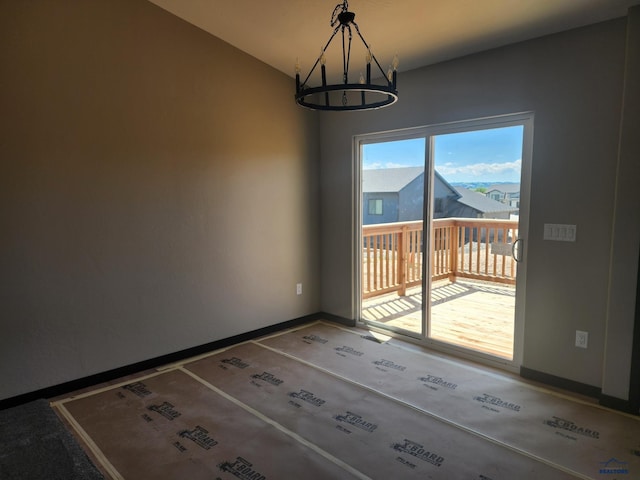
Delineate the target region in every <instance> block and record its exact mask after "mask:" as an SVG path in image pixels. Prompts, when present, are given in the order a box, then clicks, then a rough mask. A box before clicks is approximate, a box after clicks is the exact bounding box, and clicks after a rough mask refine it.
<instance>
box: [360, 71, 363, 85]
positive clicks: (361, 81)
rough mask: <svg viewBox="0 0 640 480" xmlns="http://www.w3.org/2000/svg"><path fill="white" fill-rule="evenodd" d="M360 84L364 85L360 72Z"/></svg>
mask: <svg viewBox="0 0 640 480" xmlns="http://www.w3.org/2000/svg"><path fill="white" fill-rule="evenodd" d="M360 85H364V75H363V74H362V72H360Z"/></svg>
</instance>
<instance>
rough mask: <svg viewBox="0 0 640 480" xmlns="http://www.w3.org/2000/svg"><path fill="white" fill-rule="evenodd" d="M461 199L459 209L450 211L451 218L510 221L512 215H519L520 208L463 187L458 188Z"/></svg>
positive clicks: (458, 204)
mask: <svg viewBox="0 0 640 480" xmlns="http://www.w3.org/2000/svg"><path fill="white" fill-rule="evenodd" d="M456 190H457V192H458V193H459V195H460V198H458V200H457V209H456V210H453V209H452V210H450V211H449V215H448V216H449V217H463V218H498V219H504V220H508V219H509V218H510V216H511V214H512V213H517V212H518V208H517V207H513V206H510V205H505V204H504V203H501V202H499V201H496V200H493V199H492V198H489V197H487V196H486V195H483V194H482V193H478V192H474V191H473V190H468V189H466V188H463V187H456Z"/></svg>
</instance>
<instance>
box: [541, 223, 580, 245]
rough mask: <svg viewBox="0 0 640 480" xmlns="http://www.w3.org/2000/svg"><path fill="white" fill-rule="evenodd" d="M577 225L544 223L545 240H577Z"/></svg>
mask: <svg viewBox="0 0 640 480" xmlns="http://www.w3.org/2000/svg"><path fill="white" fill-rule="evenodd" d="M576 230H577V227H576V225H560V224H557V223H545V224H544V240H552V241H556V242H575V241H576Z"/></svg>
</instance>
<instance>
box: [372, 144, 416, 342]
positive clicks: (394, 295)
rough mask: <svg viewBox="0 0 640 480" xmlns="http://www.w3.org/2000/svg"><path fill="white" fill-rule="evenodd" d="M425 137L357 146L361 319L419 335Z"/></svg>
mask: <svg viewBox="0 0 640 480" xmlns="http://www.w3.org/2000/svg"><path fill="white" fill-rule="evenodd" d="M425 145H426V141H425V138H413V139H403V140H393V141H384V142H377V143H367V144H364V145H362V147H361V148H362V149H361V159H362V162H361V163H362V164H361V178H362V198H361V203H362V226H361V238H362V245H361V247H362V255H361V258H362V265H361V286H362V299H361V301H362V305H361V312H362V319H363V320H365V321H367V322H371V323H373V324H378V325H381V326H384V327H385V328H390V329H393V330H398V331H403V332H405V333H408V334H410V335H414V336H416V335H417V336H420V337H422V336H424V334H425V332H424V327H423V325H424V322H423V312H424V308H423V294H422V281H423V264H424V253H423V251H424V243H425V241H424V232H423V220H424V211H425V209H424V186H425V167H424V165H425Z"/></svg>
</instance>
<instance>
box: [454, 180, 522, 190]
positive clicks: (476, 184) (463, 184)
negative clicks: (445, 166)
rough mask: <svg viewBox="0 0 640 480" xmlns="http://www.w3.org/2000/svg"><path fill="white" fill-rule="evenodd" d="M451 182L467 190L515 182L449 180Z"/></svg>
mask: <svg viewBox="0 0 640 480" xmlns="http://www.w3.org/2000/svg"><path fill="white" fill-rule="evenodd" d="M449 183H450V184H451V185H453V186H454V187H464V188H466V189H467V190H475V189H476V188H488V187H490V186H492V185H500V184H502V183H507V184H512V183H514V182H449ZM515 183H517V182H515Z"/></svg>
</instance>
